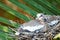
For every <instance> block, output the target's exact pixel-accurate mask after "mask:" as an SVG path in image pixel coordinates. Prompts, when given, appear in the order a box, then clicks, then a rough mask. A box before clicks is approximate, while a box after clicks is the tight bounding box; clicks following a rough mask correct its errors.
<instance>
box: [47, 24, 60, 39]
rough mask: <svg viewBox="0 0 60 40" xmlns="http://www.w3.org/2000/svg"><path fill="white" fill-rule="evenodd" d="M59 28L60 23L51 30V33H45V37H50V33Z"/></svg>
mask: <svg viewBox="0 0 60 40" xmlns="http://www.w3.org/2000/svg"><path fill="white" fill-rule="evenodd" d="M59 26H60V23H59V24H58V25H57V26H55V27H54V28H53V29H51V31H50V32H48V33H47V37H48V36H50V35H52V32H53V31H55V30H56V29H57V28H59ZM51 40H52V39H51Z"/></svg>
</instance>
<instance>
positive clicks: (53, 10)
mask: <svg viewBox="0 0 60 40" xmlns="http://www.w3.org/2000/svg"><path fill="white" fill-rule="evenodd" d="M40 2H41V3H42V4H44V5H46V6H47V7H48V8H49V10H50V11H52V12H54V13H55V14H59V15H60V10H59V9H57V8H56V7H55V6H54V5H52V4H51V3H49V2H48V1H47V0H38V3H40ZM41 3H40V4H41Z"/></svg>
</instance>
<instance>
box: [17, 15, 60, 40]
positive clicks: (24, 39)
mask: <svg viewBox="0 0 60 40" xmlns="http://www.w3.org/2000/svg"><path fill="white" fill-rule="evenodd" d="M46 17H48V21H49V22H50V21H52V20H56V19H57V20H59V21H60V16H47V15H46ZM58 33H60V22H59V23H58V24H57V25H55V26H54V27H51V28H49V30H47V31H46V32H39V33H26V32H22V33H21V34H20V35H19V36H18V40H53V38H54V36H55V35H56V34H58Z"/></svg>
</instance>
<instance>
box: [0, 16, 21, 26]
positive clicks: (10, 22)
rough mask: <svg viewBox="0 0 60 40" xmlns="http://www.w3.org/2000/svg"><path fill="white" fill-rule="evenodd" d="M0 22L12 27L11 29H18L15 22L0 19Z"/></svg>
mask: <svg viewBox="0 0 60 40" xmlns="http://www.w3.org/2000/svg"><path fill="white" fill-rule="evenodd" d="M0 22H2V23H5V24H7V25H10V26H13V27H19V25H20V24H18V23H16V22H12V21H11V20H8V19H6V18H3V17H0Z"/></svg>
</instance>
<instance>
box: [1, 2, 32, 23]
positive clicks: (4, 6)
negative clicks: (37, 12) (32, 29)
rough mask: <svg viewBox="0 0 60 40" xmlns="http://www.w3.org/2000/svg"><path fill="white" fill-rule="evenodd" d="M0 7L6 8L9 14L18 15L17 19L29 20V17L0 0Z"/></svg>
mask: <svg viewBox="0 0 60 40" xmlns="http://www.w3.org/2000/svg"><path fill="white" fill-rule="evenodd" d="M0 8H2V9H4V10H6V11H7V12H9V13H10V14H12V15H14V16H16V17H18V18H19V19H22V20H24V21H26V22H27V21H30V20H31V18H28V17H27V16H25V15H23V14H22V13H19V12H17V11H15V10H13V9H11V8H9V7H8V6H6V5H5V4H3V3H2V2H0Z"/></svg>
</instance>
